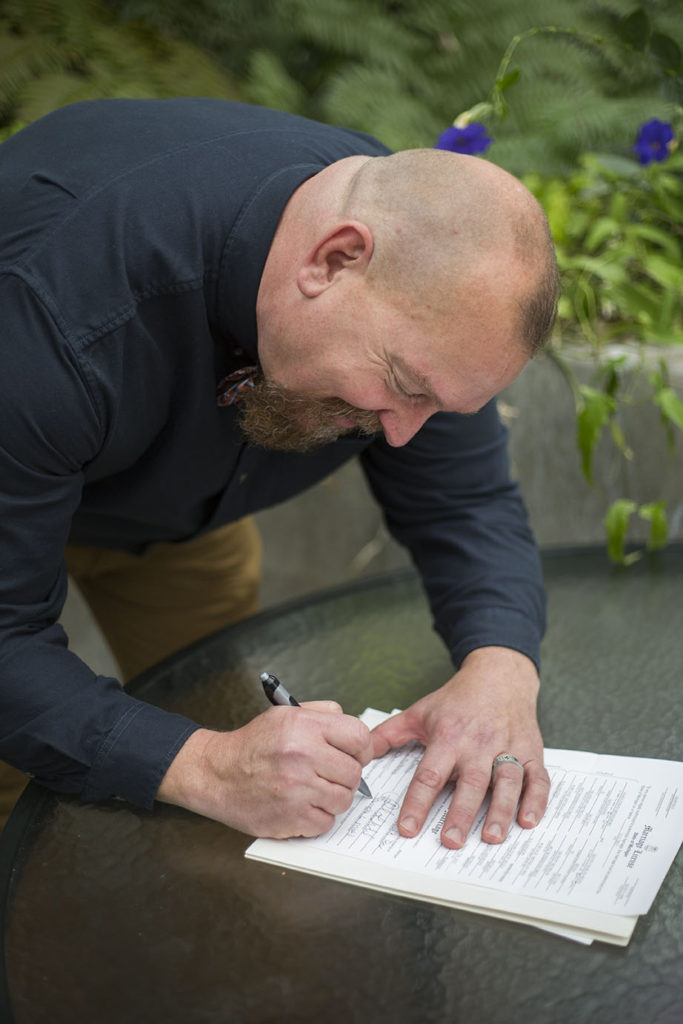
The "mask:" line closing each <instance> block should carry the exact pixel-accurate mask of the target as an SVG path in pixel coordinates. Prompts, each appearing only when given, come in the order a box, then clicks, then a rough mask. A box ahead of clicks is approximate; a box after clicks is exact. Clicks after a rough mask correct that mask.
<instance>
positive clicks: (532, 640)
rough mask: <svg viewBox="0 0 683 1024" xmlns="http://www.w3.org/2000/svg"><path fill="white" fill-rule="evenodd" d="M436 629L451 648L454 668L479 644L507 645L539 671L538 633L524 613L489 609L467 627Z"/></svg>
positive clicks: (539, 642) (539, 650)
mask: <svg viewBox="0 0 683 1024" xmlns="http://www.w3.org/2000/svg"><path fill="white" fill-rule="evenodd" d="M439 632H441V635H442V637H443V639H444V641H445V643H446V646H447V647H448V649H449V650H450V652H451V656H452V658H453V664H454V665H455V667H456V669H458V668H460V666H461V664H462V662H463V661H464V659H465V658H466V657H467V655H468V654H470V653H471V652H472V651H476V650H479V648H480V647H509V648H511V649H512V650H513V651H519V652H520V654H525V655H526V656H527V658H530V659H531V661H533V663H534V665H535V666H536V670H537V671H538V672H539V674H540V671H541V637H540V636H539V633H538V630H537V629H536V628H535V627H534V626H533V624H532V623H531V622H530V621H529V619H528V618H527V617H526V616H524V615H519V616H516V615H511V614H510V612H509V610H507V609H506V610H505V611H503V610H501V611H500V612H498V613H496V612H495V611H489V612H488V614H487V615H485V616H483V617H481V618H480V621H478V622H477V623H476V624H474V623H473V624H472V625H471V626H470V627H467V626H466V627H465V628H463V627H462V626H460V627H459V628H458V629H457V631H456V630H452V631H451V632H450V635H447V634H446V632H445V631H442V630H439Z"/></svg>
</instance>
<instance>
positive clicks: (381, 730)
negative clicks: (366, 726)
mask: <svg viewBox="0 0 683 1024" xmlns="http://www.w3.org/2000/svg"><path fill="white" fill-rule="evenodd" d="M418 738H419V736H418V733H417V731H416V730H415V726H414V724H411V719H410V716H409V715H408V712H407V711H401V712H400V713H399V714H398V715H392V716H391V718H387V719H386V721H384V722H382V723H381V724H380V725H376V726H375V728H374V729H373V730H372V732H371V733H370V739H371V740H372V748H373V751H374V756H375V757H382V756H383V754H386V752H387V751H388V750H391V749H392V747H402V746H403V744H404V743H409V742H410V740H414V739H418Z"/></svg>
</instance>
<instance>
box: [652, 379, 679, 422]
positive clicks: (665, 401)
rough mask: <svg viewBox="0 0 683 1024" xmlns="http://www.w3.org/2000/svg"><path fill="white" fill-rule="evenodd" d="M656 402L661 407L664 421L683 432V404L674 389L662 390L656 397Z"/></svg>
mask: <svg viewBox="0 0 683 1024" xmlns="http://www.w3.org/2000/svg"><path fill="white" fill-rule="evenodd" d="M654 402H655V404H656V405H658V406H659V411H660V412H661V414H662V418H663V419H664V420H667V421H668V422H669V423H673V425H674V426H676V427H678V429H679V430H683V402H682V401H681V399H680V398H679V397H678V395H677V394H676V392H675V391H674V389H673V388H660V390H659V391H657V392H656V394H655V396H654Z"/></svg>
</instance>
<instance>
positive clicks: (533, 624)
mask: <svg viewBox="0 0 683 1024" xmlns="http://www.w3.org/2000/svg"><path fill="white" fill-rule="evenodd" d="M362 461H363V466H364V469H365V473H366V476H367V478H368V481H369V484H370V487H371V488H372V491H373V493H374V495H375V497H376V498H377V500H378V501H379V503H380V504H381V505H382V507H383V509H384V514H385V518H386V522H387V526H388V529H389V530H390V532H391V534H392V535H393V536H394V537H395V538H396V539H397V540H398V541H399V542H400V543H402V544H404V545H405V546H406V547H407V548H408V549H409V551H410V553H411V556H412V559H413V561H414V562H415V564H416V566H417V568H418V570H419V572H420V574H421V576H422V579H423V583H424V587H425V590H426V593H427V597H428V599H429V603H430V606H431V610H432V615H433V618H434V624H435V627H436V629H437V630H438V632H439V633H440V634H441V636H442V637H443V639H444V641H445V643H446V644H447V646H448V648H449V650H450V651H451V654H452V657H453V661H454V664H455V665H456V667H457V666H459V665H460V663H461V662H462V660H463V658H464V657H465V656H466V655H467V654H468V653H469V652H470V651H473V650H475V649H477V648H479V647H486V646H502V647H511V648H513V649H515V650H518V651H521V652H522V653H523V654H526V655H527V656H528V657H529V658H531V659H532V661H534V663H535V664H536V666H537V667H539V665H540V642H541V639H542V636H543V632H544V630H545V590H544V587H543V581H542V573H541V565H540V557H539V553H538V550H537V548H536V544H535V542H534V539H533V535H532V533H531V529H530V527H529V523H528V519H527V514H526V509H525V507H524V504H523V501H522V498H521V495H520V493H519V489H518V487H517V485H516V484H515V483H514V482H513V481H511V479H510V471H509V462H508V456H507V444H506V431H505V429H504V427H503V425H502V424H501V422H500V419H499V417H498V413H497V409H496V404H495V401H493V402H490V403H489V404H488V405H486V406H485V407H484V408H483V409H481V410H480V411H479V412H478V413H476V414H475V415H473V416H465V415H460V414H458V413H437V414H436V415H435V416H433V417H431V418H430V419H429V420H428V421H427V423H426V424H425V425H424V426H423V427H422V429H421V430H420V431H419V432H418V433H417V434H416V436H415V437H414V438H413V439H412V440H411V441H410V442H409V443H408V444H407V445H405V446H404V447H402V448H391V447H390V446H389V445H388V444H387V443H386V442H385V441H384V440H383V439H379V440H377V441H375V442H374V443H373V444H372V445H370V446H369V447H368V448H367V449H366V451H365V452H364V454H363V457H362Z"/></svg>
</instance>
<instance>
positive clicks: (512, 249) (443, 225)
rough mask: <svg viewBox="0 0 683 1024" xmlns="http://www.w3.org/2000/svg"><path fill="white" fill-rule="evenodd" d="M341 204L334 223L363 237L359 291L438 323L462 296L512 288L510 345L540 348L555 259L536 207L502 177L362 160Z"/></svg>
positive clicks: (462, 161) (424, 160)
mask: <svg viewBox="0 0 683 1024" xmlns="http://www.w3.org/2000/svg"><path fill="white" fill-rule="evenodd" d="M341 203H342V210H341V212H342V215H343V216H345V217H348V218H353V219H357V220H359V221H363V222H364V223H367V224H368V226H369V227H370V229H371V231H372V234H373V239H374V251H373V255H372V260H371V263H370V266H369V267H368V277H367V280H368V284H369V285H374V286H375V287H377V288H378V289H379V290H381V291H384V292H389V293H400V294H403V295H404V296H405V295H413V296H415V298H416V299H417V298H419V300H420V302H425V301H428V302H429V303H430V306H431V307H432V308H433V309H434V312H435V313H437V314H442V315H446V316H447V315H449V313H451V314H452V312H453V310H454V308H455V307H456V306H457V302H458V297H459V296H462V294H463V290H465V291H467V290H472V289H482V290H483V289H486V288H488V289H496V288H497V287H499V286H500V287H503V286H504V285H507V286H510V284H512V286H513V287H514V289H515V292H516V294H517V295H518V306H519V321H518V324H517V325H516V326H517V328H518V330H519V333H520V339H521V340H522V342H523V344H524V345H525V347H526V348H527V351H528V352H529V354H533V353H534V352H536V351H537V350H538V349H539V348H540V347H541V346H542V345H543V344H545V342H546V341H547V339H548V337H549V334H550V330H551V328H552V325H553V322H554V319H555V313H556V307H557V299H558V294H559V285H558V275H557V265H556V261H555V253H554V249H553V244H552V239H551V236H550V231H549V228H548V223H547V220H546V218H545V215H544V213H543V211H542V209H541V207H540V206H539V204H538V203H537V201H536V200H535V199H534V197H533V196H532V195H531V193H530V192H529V191H528V190H527V189H526V188H525V187H524V186H523V185H522V184H521V182H519V181H518V180H517V179H516V178H514V177H513V176H512V175H510V174H508V173H507V172H506V171H503V170H501V168H499V167H497V166H496V165H495V164H492V163H489V162H488V161H485V160H482V159H480V158H477V157H470V156H463V155H459V154H455V153H447V152H444V151H443V150H434V149H416V150H406V151H402V152H399V153H395V154H393V155H392V156H388V157H374V158H371V159H369V160H366V161H364V162H363V163H362V164H361V165H360V166H359V167H358V168H357V169H356V170H355V173H354V174H353V175H352V177H351V178H350V180H349V181H348V182H347V185H346V188H345V191H344V194H343V196H342V200H341ZM510 275H514V280H513V281H512V282H511V281H510V280H509V279H510ZM504 278H507V281H504V280H503V279H504ZM513 326H514V325H513Z"/></svg>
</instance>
